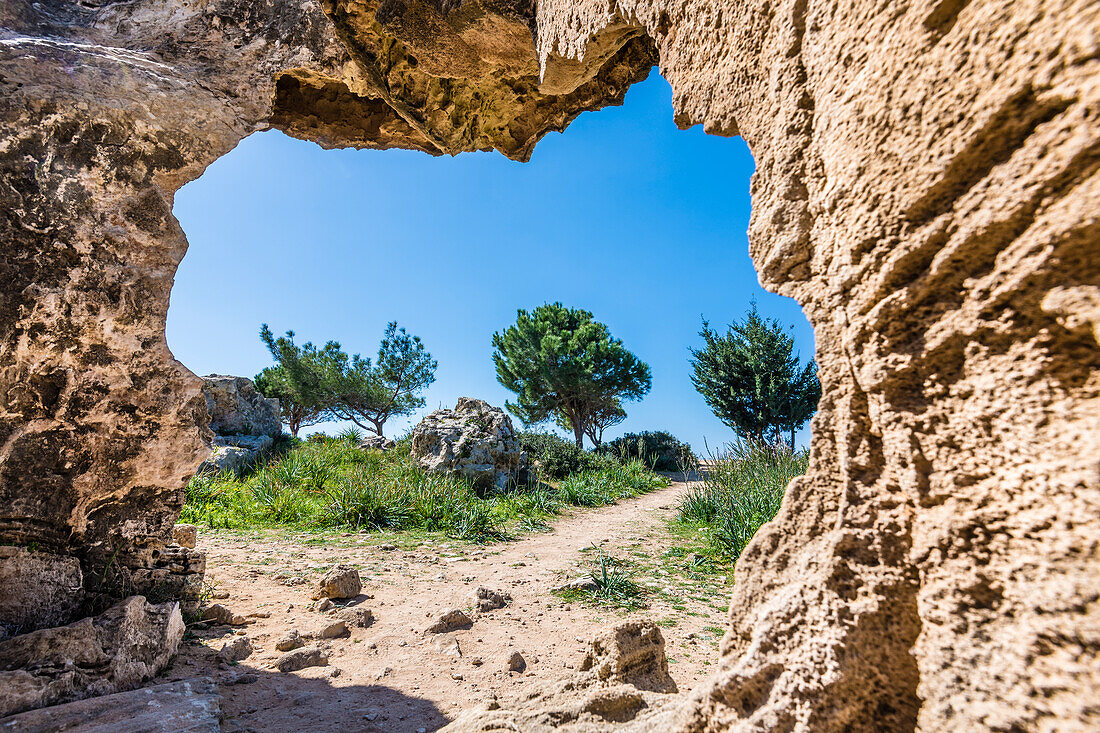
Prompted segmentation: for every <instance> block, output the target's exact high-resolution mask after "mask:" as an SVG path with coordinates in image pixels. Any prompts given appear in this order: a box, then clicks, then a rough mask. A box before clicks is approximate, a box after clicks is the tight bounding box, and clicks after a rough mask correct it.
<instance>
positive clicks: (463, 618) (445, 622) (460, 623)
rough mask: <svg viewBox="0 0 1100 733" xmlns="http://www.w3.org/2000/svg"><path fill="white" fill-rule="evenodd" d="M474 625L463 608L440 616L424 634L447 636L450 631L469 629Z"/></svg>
mask: <svg viewBox="0 0 1100 733" xmlns="http://www.w3.org/2000/svg"><path fill="white" fill-rule="evenodd" d="M473 623H474V622H473V621H471V620H470V617H469V616H467V615H466V612H465V611H463V610H462V609H461V608H452V609H451V610H449V611H444V612H443V613H442V614H440V615H439V616H438V617H437V618H436V620H435V621H434V622H433V623H432V624H431V625H430V626H429V627H428V628H426V629H424V634H425V635H427V634H445V633H447V632H448V631H457V630H458V629H468V628H470V627H471V626H473Z"/></svg>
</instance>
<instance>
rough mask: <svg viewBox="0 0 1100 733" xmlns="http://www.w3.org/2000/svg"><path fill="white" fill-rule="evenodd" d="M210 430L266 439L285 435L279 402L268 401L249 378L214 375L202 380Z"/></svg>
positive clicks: (272, 399)
mask: <svg viewBox="0 0 1100 733" xmlns="http://www.w3.org/2000/svg"><path fill="white" fill-rule="evenodd" d="M202 382H203V385H202V391H203V394H204V395H206V411H207V412H208V413H209V414H210V429H211V430H213V431H214V432H215V433H216V434H217V435H254V436H255V435H265V436H267V437H269V438H277V437H279V434H280V433H282V431H283V427H282V418H281V417H280V413H279V400H277V399H274V398H271V397H264V396H263V395H262V394H260V393H259V392H257V391H256V385H255V384H253V383H252V380H251V379H248V378H247V377H231V376H227V375H223V374H210V375H207V376H205V377H203V378H202Z"/></svg>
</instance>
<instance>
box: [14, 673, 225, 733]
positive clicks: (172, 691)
mask: <svg viewBox="0 0 1100 733" xmlns="http://www.w3.org/2000/svg"><path fill="white" fill-rule="evenodd" d="M220 706H221V696H220V695H218V688H217V686H216V685H215V684H214V682H213V681H212V680H210V679H209V678H206V677H198V678H194V679H189V680H181V681H179V682H167V683H165V684H163V685H153V686H152V687H143V688H141V689H140V690H131V691H130V692H116V693H115V694H113V695H104V696H102V697H96V698H92V699H90V700H77V701H76V702H70V703H65V704H63V705H53V706H51V707H48V708H42V709H40V710H30V711H27V712H25V713H20V714H19V715H13V716H12V717H10V718H5V719H4V720H3V722H2V723H0V726H2V727H3V729H4V730H6V731H18V732H19V733H56V732H57V731H74V732H75V731H89V732H91V731H102V732H103V733H106V732H107V731H134V732H136V731H143V732H148V733H180V732H181V731H186V733H221V730H222V727H221V710H220Z"/></svg>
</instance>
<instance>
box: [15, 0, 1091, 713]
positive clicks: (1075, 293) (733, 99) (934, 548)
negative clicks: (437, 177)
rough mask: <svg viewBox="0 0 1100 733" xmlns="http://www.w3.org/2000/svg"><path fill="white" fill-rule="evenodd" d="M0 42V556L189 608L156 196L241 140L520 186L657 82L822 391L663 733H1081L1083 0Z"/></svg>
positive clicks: (358, 20) (74, 33)
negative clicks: (403, 159)
mask: <svg viewBox="0 0 1100 733" xmlns="http://www.w3.org/2000/svg"><path fill="white" fill-rule="evenodd" d="M0 26H2V29H0V247H2V249H0V542H3V543H8V544H15V545H20V546H30V545H32V544H33V546H34V551H35V552H49V553H54V554H56V555H59V556H72V557H76V558H78V559H79V560H80V561H81V563H82V565H83V579H84V584H85V586H86V588H88V589H89V590H99V588H98V586H97V584H102V583H103V581H102V579H103V578H104V577H105V573H104V572H103V570H104V568H105V567H106V565H107V558H111V557H117V558H119V559H118V560H117V561H116V566H117V567H124V568H127V572H128V578H125V579H123V580H126V582H129V583H131V585H133V586H138V587H140V586H141V584H142V583H143V582H144V583H146V584H148V583H149V582H150V580H149V579H150V578H152V577H156V578H159V579H160V580H159V581H157V582H163V583H165V584H166V585H167V586H168V587H173V586H172V584H171V582H170V581H172V577H166V576H165V574H164V573H163V572H162V573H161V574H160V575H154V571H155V570H156V569H157V567H158V563H161V564H163V562H164V560H163V554H164V553H165V552H167V551H166V550H165V549H164V545H165V543H166V542H167V541H168V539H167V538H168V533H169V532H168V530H169V527H170V526H171V524H172V522H173V521H174V519H175V517H176V515H177V514H178V511H179V506H180V502H181V500H182V494H181V487H182V485H183V481H184V480H185V478H186V477H187V476H188V475H190V473H191V472H192V471H193V470H194V468H195V466H196V465H197V464H198V463H199V461H200V460H201V459H202V457H203V455H204V454H205V451H206V446H205V445H204V442H205V439H204V436H203V433H202V432H201V431H196V429H195V428H196V425H202V424H203V423H204V421H205V419H206V416H205V405H204V403H203V400H202V395H201V392H200V389H199V382H198V380H197V379H196V378H195V377H194V376H193V375H191V374H190V373H189V372H188V371H187V370H186V369H184V368H183V367H182V366H181V365H179V364H178V363H177V362H175V361H174V360H173V359H172V357H171V354H170V353H169V352H168V349H167V347H166V345H165V342H164V316H165V312H166V308H167V303H168V295H169V289H170V287H171V281H172V277H173V273H174V270H175V267H176V265H177V263H178V262H179V260H180V258H181V257H182V256H183V253H184V251H185V249H186V241H185V239H184V237H183V233H182V232H181V231H180V229H179V226H178V224H177V223H176V221H175V219H174V217H173V216H172V214H171V202H172V193H173V192H174V191H175V190H176V189H177V188H178V187H179V186H181V185H182V184H183V183H185V182H186V181H188V180H192V179H193V178H195V177H197V176H198V175H199V174H200V173H201V172H202V170H203V169H204V168H205V166H206V165H208V164H209V163H210V162H211V161H213V160H215V159H216V158H217V157H218V156H220V155H223V154H224V153H226V152H227V151H228V150H230V149H231V148H232V147H233V146H234V145H235V144H236V143H237V142H238V141H239V140H240V139H241V138H242V137H244V136H246V135H248V134H249V133H251V132H253V131H256V130H259V129H265V128H268V127H279V128H281V129H284V130H286V131H287V132H288V133H289V134H292V135H295V136H297V137H302V138H306V139H312V140H316V141H318V142H319V143H320V144H322V145H325V146H345V145H353V146H358V147H377V148H384V147H404V148H412V149H417V150H423V151H425V152H429V153H433V154H439V153H457V152H462V151H467V150H487V149H495V150H498V151H500V152H502V153H504V154H505V155H508V156H510V157H513V158H516V159H520V160H524V159H526V158H527V157H528V156H529V155H530V152H531V149H532V147H533V145H534V144H535V142H537V140H538V139H539V137H540V136H541V135H542V134H544V133H545V132H546V131H548V130H556V129H562V128H564V127H565V126H566V125H567V124H568V122H569V121H570V120H572V119H573V117H575V116H576V114H578V113H579V112H581V111H583V110H585V109H594V108H598V107H600V106H603V105H605V104H614V103H619V102H620V101H621V100H622V97H623V94H624V93H625V90H626V89H627V87H628V86H629V85H630V84H631V83H633V82H634V81H637V80H639V79H641V78H643V77H644V76H645V75H646V73H647V71H648V69H649V68H650V66H651V65H652V64H653V63H654V62H655V61H656V60H658V59H659V63H660V67H661V71H662V73H663V74H664V75H665V76H666V78H667V79H668V80H669V81H670V83H671V84H672V87H673V95H674V96H673V104H674V107H675V110H674V114H675V119H676V121H677V122H678V123H679V124H680V125H682V126H689V125H693V124H702V125H703V126H704V128H705V129H706V130H707V131H709V132H712V133H714V134H719V135H735V134H740V135H742V136H743V137H744V138H745V140H746V141H747V142H748V144H749V146H750V148H751V150H752V152H753V155H754V156H755V159H756V163H757V172H756V174H755V176H754V179H753V186H752V192H753V217H752V222H751V225H750V232H749V234H750V244H751V248H752V253H753V256H754V259H755V261H756V263H757V266H758V268H759V271H760V274H761V279H762V281H763V282H764V284H765V285H767V286H768V287H770V288H772V289H774V290H776V291H777V292H780V293H783V294H785V295H789V296H791V297H794V298H795V299H797V300H798V301H799V303H801V304H802V306H803V308H804V309H805V311H806V314H807V316H808V317H809V319H810V321H811V323H812V324H813V326H814V329H815V333H816V336H817V344H818V347H817V348H818V353H817V359H818V363H819V364H820V366H821V377H822V383H823V387H824V397H823V399H822V403H821V409H820V412H819V413H818V415H817V417H816V418H815V421H814V438H813V445H812V459H811V466H810V471H809V473H808V474H807V476H805V477H804V478H802V479H799V480H797V481H795V482H794V483H792V485H791V487H790V489H789V490H788V495H787V499H786V502H785V504H784V507H783V510H782V511H781V513H780V515H779V517H778V518H777V519H776V520H775V521H774V522H772V523H771V524H770V525H769V526H767V527H766V528H765V529H764V530H762V531H761V533H760V534H759V535H758V536H757V538H756V539H755V540H754V541H753V543H752V544H751V545H750V547H749V549H748V550H747V551H746V554H745V556H744V557H743V558H742V560H741V562H740V563H739V567H738V577H737V583H736V589H735V592H734V597H733V600H732V604H731V618H730V629H729V632H728V634H727V636H726V638H725V640H724V643H723V646H722V658H721V661H720V663H719V664H718V665H717V667H718V668H717V671H716V673H715V675H714V677H713V678H712V679H711V680H710V681H709V682H708V683H707V684H705V685H703V686H702V687H700V688H699V689H697V690H695V691H693V692H691V693H690V694H689V695H688V696H686V697H685V699H684V700H683V701H681V702H680V703H679V704H677V705H674V706H670V712H669V713H668V714H667V716H666V717H667V720H666V724H665V725H666V728H667V729H677V730H690V731H717V730H772V729H779V730H789V729H796V730H807V731H834V730H837V731H839V730H912V729H914V728H919V729H921V730H928V731H941V730H968V731H969V730H983V729H985V730H1029V729H1044V728H1046V729H1062V730H1073V729H1082V730H1084V729H1090V728H1096V727H1098V726H1100V710H1098V709H1097V708H1096V707H1095V705H1094V701H1095V700H1096V699H1098V698H1100V675H1098V673H1097V671H1096V670H1097V665H1098V664H1100V662H1098V649H1100V600H1098V595H1097V594H1098V591H1097V584H1096V578H1098V577H1100V545H1098V543H1100V476H1098V472H1100V348H1098V343H1097V338H1098V335H1100V222H1098V219H1097V212H1098V211H1100V173H1098V168H1100V82H1098V80H1100V34H1098V31H1097V29H1098V28H1100V11H1098V9H1097V7H1096V4H1095V3H1094V2H1089V1H1088V0H1079V1H1077V2H1073V1H1072V0H1071V1H1069V2H1052V1H1051V2H1047V1H1044V0H1035V1H1034V2H1028V3H1023V2H1013V1H1012V0H1002V1H1000V2H996V1H993V0H971V1H970V2H967V1H966V0H958V1H951V0H917V1H915V2H912V3H908V4H900V3H899V4H883V3H873V2H870V0H852V1H851V2H846V3H827V2H812V1H809V0H773V1H770V2H764V1H763V0H746V1H745V2H740V3H725V2H715V0H685V1H684V2H678V3H672V2H669V0H622V1H620V2H616V3H609V2H595V1H594V0H544V1H543V2H540V3H539V4H538V6H537V9H536V8H535V7H534V6H533V5H532V4H528V3H524V2H522V1H521V2H515V3H508V2H499V3H487V2H474V3H461V2H455V3H441V4H440V5H436V4H432V3H415V2H409V1H408V0H404V1H403V0H390V1H383V2H381V3H372V2H363V3H359V2H332V1H330V0H323V2H321V3H320V4H319V5H318V4H315V3H314V2H312V0H298V1H297V2H294V1H291V0H287V1H285V2H273V1H271V2H250V1H246V0H236V1H230V0H224V1H221V2H201V1H198V2H196V1H195V0H191V1H190V2H182V0H180V1H176V2H173V1H172V0H168V1H167V2H165V1H163V0H158V1H157V2H153V1H152V0H146V1H145V2H140V1H139V2H127V3H112V2H87V3H84V4H83V5H73V4H70V3H67V2H64V3H63V2H60V1H55V2H39V3H35V4H31V3H29V2H23V1H22V0H15V1H14V2H12V1H9V2H7V3H4V4H3V5H2V6H0ZM170 549H171V550H172V553H169V554H172V567H177V566H178V565H179V563H180V560H179V555H178V553H175V549H176V548H170ZM162 569H163V568H162ZM169 575H170V574H169ZM120 582H121V581H120ZM107 590H110V588H107ZM56 615H57V614H50V613H48V609H43V610H41V613H39V616H40V617H42V618H54V617H56ZM0 621H3V619H0ZM1090 705H1092V707H1090ZM622 724H625V725H630V723H629V722H627V723H622Z"/></svg>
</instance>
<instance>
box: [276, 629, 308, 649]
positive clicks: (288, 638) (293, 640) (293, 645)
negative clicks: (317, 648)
mask: <svg viewBox="0 0 1100 733" xmlns="http://www.w3.org/2000/svg"><path fill="white" fill-rule="evenodd" d="M305 645H306V641H305V639H303V638H302V635H301V634H300V633H299V632H298V629H291V630H290V631H288V632H286V633H285V634H283V635H282V636H280V637H279V639H278V640H277V641H276V642H275V649H276V650H277V651H280V652H291V651H294V650H295V649H300V648H301V647H303V646H305Z"/></svg>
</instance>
